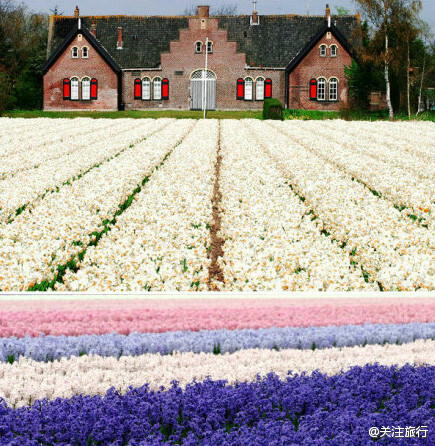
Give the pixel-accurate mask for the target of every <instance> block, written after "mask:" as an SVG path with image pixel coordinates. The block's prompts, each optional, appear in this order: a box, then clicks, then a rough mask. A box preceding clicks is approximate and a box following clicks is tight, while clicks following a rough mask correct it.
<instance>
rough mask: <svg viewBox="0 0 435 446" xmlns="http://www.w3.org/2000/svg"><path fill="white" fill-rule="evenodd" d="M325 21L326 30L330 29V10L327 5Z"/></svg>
mask: <svg viewBox="0 0 435 446" xmlns="http://www.w3.org/2000/svg"><path fill="white" fill-rule="evenodd" d="M326 20H327V21H328V28H331V10H330V8H329V5H328V4H327V5H326Z"/></svg>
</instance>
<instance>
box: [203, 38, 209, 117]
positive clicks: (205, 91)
mask: <svg viewBox="0 0 435 446" xmlns="http://www.w3.org/2000/svg"><path fill="white" fill-rule="evenodd" d="M207 67H208V37H207V39H206V40H205V70H204V88H203V93H204V100H203V104H204V119H205V114H206V110H207Z"/></svg>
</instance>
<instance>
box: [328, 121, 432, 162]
mask: <svg viewBox="0 0 435 446" xmlns="http://www.w3.org/2000/svg"><path fill="white" fill-rule="evenodd" d="M322 127H323V128H329V129H330V131H331V132H334V131H335V130H334V129H336V128H338V127H340V128H341V129H345V130H346V134H349V135H351V136H355V137H356V138H357V139H358V141H359V142H367V143H371V145H372V147H373V148H374V149H375V150H376V146H377V145H378V144H381V145H386V146H389V147H390V148H391V149H394V148H395V147H397V146H399V147H398V148H399V150H400V151H401V152H402V153H403V152H404V153H408V154H410V155H412V156H415V157H418V158H422V159H426V160H427V159H428V157H429V159H430V160H431V161H432V162H434V161H435V153H434V152H433V138H434V128H433V123H431V122H424V121H420V122H419V121H412V122H411V121H410V122H400V121H397V122H387V121H377V122H368V121H336V120H334V121H333V122H326V121H325V122H324V123H323V125H322ZM402 156H403V155H402Z"/></svg>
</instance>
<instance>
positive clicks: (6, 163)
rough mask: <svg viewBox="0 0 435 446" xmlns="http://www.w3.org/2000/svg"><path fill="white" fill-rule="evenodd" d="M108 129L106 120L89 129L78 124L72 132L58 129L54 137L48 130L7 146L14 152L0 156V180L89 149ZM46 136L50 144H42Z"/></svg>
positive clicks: (89, 126) (83, 124) (51, 130)
mask: <svg viewBox="0 0 435 446" xmlns="http://www.w3.org/2000/svg"><path fill="white" fill-rule="evenodd" d="M110 128H113V124H112V123H109V122H107V120H106V119H104V120H98V122H96V123H95V124H93V125H89V124H85V123H83V122H81V123H79V124H78V125H77V126H76V127H75V132H74V131H73V130H72V129H68V130H67V131H65V130H64V129H62V127H61V128H60V129H58V128H56V133H54V132H53V128H51V129H49V130H48V129H47V133H46V134H45V135H40V134H39V133H37V134H35V135H32V137H29V138H27V139H26V141H25V142H20V143H15V144H12V143H9V146H8V147H9V148H10V147H13V148H14V151H13V153H8V154H7V155H6V156H5V155H3V156H1V155H0V156H1V165H0V179H3V178H4V177H5V176H6V175H11V174H16V173H17V172H20V171H23V170H30V169H33V168H35V167H37V166H39V165H41V164H42V163H44V162H45V161H48V160H50V159H56V158H62V157H65V156H66V155H68V154H69V153H72V152H73V151H75V150H78V149H80V148H83V147H84V146H86V145H92V144H93V143H95V142H98V141H99V140H101V139H104V137H105V136H106V135H107V133H108V130H109V129H110ZM59 133H60V135H59ZM47 135H48V136H49V137H50V136H51V138H52V139H53V140H51V141H44V139H46V138H47Z"/></svg>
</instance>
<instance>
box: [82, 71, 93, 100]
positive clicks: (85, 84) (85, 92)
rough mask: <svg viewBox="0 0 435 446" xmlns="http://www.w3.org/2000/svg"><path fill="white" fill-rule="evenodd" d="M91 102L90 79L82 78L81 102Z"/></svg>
mask: <svg viewBox="0 0 435 446" xmlns="http://www.w3.org/2000/svg"><path fill="white" fill-rule="evenodd" d="M90 100H91V78H90V77H87V76H86V77H84V78H83V79H82V101H90Z"/></svg>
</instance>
